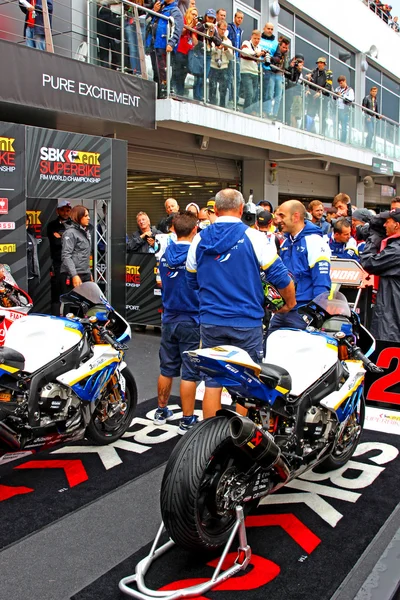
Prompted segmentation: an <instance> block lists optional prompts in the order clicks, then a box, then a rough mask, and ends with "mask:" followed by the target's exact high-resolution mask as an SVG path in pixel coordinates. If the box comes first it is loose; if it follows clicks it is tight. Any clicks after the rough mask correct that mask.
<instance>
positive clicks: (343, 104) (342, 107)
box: [334, 75, 355, 144]
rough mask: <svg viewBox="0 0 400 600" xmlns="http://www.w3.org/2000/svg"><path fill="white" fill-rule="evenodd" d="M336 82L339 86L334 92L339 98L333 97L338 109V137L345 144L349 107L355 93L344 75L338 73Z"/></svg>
mask: <svg viewBox="0 0 400 600" xmlns="http://www.w3.org/2000/svg"><path fill="white" fill-rule="evenodd" d="M338 84H339V87H337V88H336V89H335V94H337V95H338V96H339V98H337V96H334V99H335V100H336V102H337V109H338V121H339V125H340V137H339V139H340V141H341V142H343V143H344V144H345V143H346V142H347V128H348V126H349V119H350V109H351V104H352V102H354V100H355V94H354V90H353V88H351V87H350V86H349V85H347V81H346V77H345V76H344V75H340V76H339V77H338ZM338 135H339V128H338Z"/></svg>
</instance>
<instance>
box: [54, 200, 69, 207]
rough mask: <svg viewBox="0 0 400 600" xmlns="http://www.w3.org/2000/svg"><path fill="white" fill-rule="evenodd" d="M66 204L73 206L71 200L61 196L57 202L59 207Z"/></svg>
mask: <svg viewBox="0 0 400 600" xmlns="http://www.w3.org/2000/svg"><path fill="white" fill-rule="evenodd" d="M64 206H69V207H71V202H70V201H69V200H65V199H62V198H61V199H60V200H59V201H58V203H57V208H63V207H64Z"/></svg>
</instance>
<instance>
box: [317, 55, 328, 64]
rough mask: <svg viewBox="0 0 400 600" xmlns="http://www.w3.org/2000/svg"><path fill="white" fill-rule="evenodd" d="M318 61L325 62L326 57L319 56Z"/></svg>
mask: <svg viewBox="0 0 400 600" xmlns="http://www.w3.org/2000/svg"><path fill="white" fill-rule="evenodd" d="M319 62H323V63H325V64H326V58H325V56H320V57H319V59H318V60H317V63H319Z"/></svg>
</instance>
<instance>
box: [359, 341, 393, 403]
mask: <svg viewBox="0 0 400 600" xmlns="http://www.w3.org/2000/svg"><path fill="white" fill-rule="evenodd" d="M370 359H371V360H372V362H374V363H375V364H377V365H378V367H381V368H382V369H384V372H383V373H376V374H375V373H370V372H369V371H367V374H366V376H365V399H366V401H367V402H368V403H371V402H372V403H374V404H375V403H378V404H380V405H391V407H392V408H397V409H398V410H400V343H398V344H397V343H396V342H384V341H381V340H377V341H376V350H375V352H374V353H373V354H372V356H370Z"/></svg>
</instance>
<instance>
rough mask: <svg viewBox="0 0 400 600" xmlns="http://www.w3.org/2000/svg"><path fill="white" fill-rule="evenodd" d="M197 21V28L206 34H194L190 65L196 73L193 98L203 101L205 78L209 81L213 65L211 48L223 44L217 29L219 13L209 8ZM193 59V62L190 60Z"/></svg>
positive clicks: (194, 73)
mask: <svg viewBox="0 0 400 600" xmlns="http://www.w3.org/2000/svg"><path fill="white" fill-rule="evenodd" d="M197 21H198V23H197V25H196V30H197V31H198V32H200V33H204V34H206V35H205V36H204V35H197V34H196V33H194V34H193V46H194V49H193V50H192V54H191V56H190V58H189V67H190V66H191V67H192V71H191V72H192V74H193V75H194V85H193V98H194V99H195V100H199V101H202V100H204V79H205V80H206V82H207V78H208V75H209V72H210V67H211V50H212V48H213V47H214V46H219V45H220V44H221V38H220V36H219V34H218V29H217V13H216V12H215V10H214V9H213V8H209V9H208V10H207V11H206V14H205V15H204V17H198V19H197ZM204 44H205V45H206V72H205V73H204V59H203V57H204ZM191 59H192V63H191V62H190V60H191Z"/></svg>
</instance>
